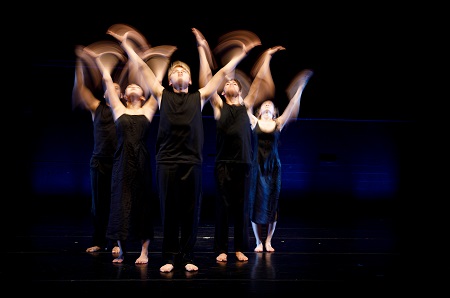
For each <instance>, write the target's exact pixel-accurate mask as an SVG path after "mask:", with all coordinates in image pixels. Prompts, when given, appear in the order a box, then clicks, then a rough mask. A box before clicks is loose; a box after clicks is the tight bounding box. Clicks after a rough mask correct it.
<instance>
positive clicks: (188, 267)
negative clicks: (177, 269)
mask: <svg viewBox="0 0 450 298" xmlns="http://www.w3.org/2000/svg"><path fill="white" fill-rule="evenodd" d="M184 269H186V271H189V272H191V271H198V267H197V266H195V265H194V264H186V266H184Z"/></svg>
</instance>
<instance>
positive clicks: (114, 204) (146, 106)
mask: <svg viewBox="0 0 450 298" xmlns="http://www.w3.org/2000/svg"><path fill="white" fill-rule="evenodd" d="M85 51H87V52H88V53H89V54H90V55H91V56H92V57H94V58H95V61H96V63H97V66H98V68H99V69H100V71H101V73H102V75H103V82H104V86H105V89H106V90H105V91H106V92H107V96H108V98H109V100H110V104H111V108H112V111H113V118H114V122H115V125H116V129H117V139H118V140H117V147H116V151H115V154H114V164H113V175H112V182H111V184H112V189H111V210H110V216H109V224H108V229H107V237H108V238H110V239H113V240H117V242H118V244H119V247H120V253H119V255H118V257H117V258H115V259H114V260H113V262H114V263H122V262H123V260H124V256H125V253H126V244H127V242H129V241H133V240H140V241H141V253H140V255H139V257H138V258H137V259H136V261H135V263H136V264H146V263H148V247H149V245H150V241H151V240H152V239H153V237H154V230H153V219H152V212H153V206H152V204H153V202H152V170H151V156H150V154H149V152H148V149H147V146H148V141H149V137H150V134H149V133H150V124H151V121H152V119H153V116H154V114H155V112H156V110H157V102H156V100H155V99H154V98H151V97H150V98H148V99H146V97H145V94H144V90H143V88H142V87H141V86H139V85H137V84H135V83H132V82H129V85H128V86H127V87H126V89H125V93H124V98H125V100H126V101H127V106H126V107H125V106H124V105H123V104H122V103H121V102H120V99H119V97H118V96H117V94H116V93H115V92H114V83H113V81H112V78H111V73H110V71H111V70H110V69H109V68H108V67H107V66H105V65H104V63H103V61H102V59H101V58H102V54H103V53H96V52H93V51H90V50H89V49H86V48H85ZM130 69H132V68H130ZM133 75H135V73H133ZM130 77H132V76H130ZM138 77H139V76H136V80H137V79H138Z"/></svg>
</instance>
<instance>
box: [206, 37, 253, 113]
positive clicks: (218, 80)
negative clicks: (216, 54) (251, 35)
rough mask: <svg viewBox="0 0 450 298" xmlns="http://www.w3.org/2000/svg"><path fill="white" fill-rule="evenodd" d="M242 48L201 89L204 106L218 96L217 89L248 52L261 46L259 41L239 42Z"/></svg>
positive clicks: (234, 52)
mask: <svg viewBox="0 0 450 298" xmlns="http://www.w3.org/2000/svg"><path fill="white" fill-rule="evenodd" d="M237 43H238V44H240V46H241V48H240V49H239V50H238V51H233V56H232V57H231V58H230V60H229V61H228V63H227V64H225V65H224V66H223V67H222V68H220V69H219V70H218V71H217V72H216V73H215V74H214V75H213V77H212V78H211V80H209V82H208V83H207V84H206V85H205V86H204V87H202V88H200V90H199V91H200V94H201V96H202V106H203V104H204V103H205V102H206V100H208V99H209V98H210V97H211V96H212V95H213V94H214V93H216V94H217V89H218V88H219V86H220V85H221V84H222V82H223V80H224V79H225V78H226V77H227V75H228V74H230V73H233V72H234V70H235V68H236V66H237V65H238V64H239V62H241V61H242V59H244V58H245V57H246V56H247V54H248V52H249V51H250V50H251V49H252V48H254V47H255V46H258V45H260V44H261V43H260V41H259V39H257V40H251V41H249V42H247V43H244V42H242V41H240V40H239V41H237Z"/></svg>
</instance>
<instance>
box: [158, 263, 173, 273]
mask: <svg viewBox="0 0 450 298" xmlns="http://www.w3.org/2000/svg"><path fill="white" fill-rule="evenodd" d="M172 270H173V265H172V264H166V265H163V266H162V267H161V268H159V271H161V272H170V271H172Z"/></svg>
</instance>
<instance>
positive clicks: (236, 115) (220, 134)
mask: <svg viewBox="0 0 450 298" xmlns="http://www.w3.org/2000/svg"><path fill="white" fill-rule="evenodd" d="M216 132H217V133H216V154H217V155H216V162H234V163H246V164H250V163H251V161H252V148H251V146H252V139H251V138H252V131H251V125H250V119H249V117H248V115H247V108H246V107H245V106H242V105H239V106H237V105H229V104H227V103H226V102H224V103H223V107H222V109H221V116H220V119H218V120H217V125H216Z"/></svg>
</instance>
